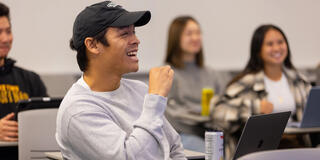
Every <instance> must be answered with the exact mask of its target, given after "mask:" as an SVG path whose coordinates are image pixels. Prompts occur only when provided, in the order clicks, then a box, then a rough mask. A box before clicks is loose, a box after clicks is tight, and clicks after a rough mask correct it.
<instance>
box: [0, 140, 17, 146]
mask: <svg viewBox="0 0 320 160" xmlns="http://www.w3.org/2000/svg"><path fill="white" fill-rule="evenodd" d="M11 146H18V142H5V141H0V147H11Z"/></svg>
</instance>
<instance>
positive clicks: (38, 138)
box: [18, 108, 60, 160]
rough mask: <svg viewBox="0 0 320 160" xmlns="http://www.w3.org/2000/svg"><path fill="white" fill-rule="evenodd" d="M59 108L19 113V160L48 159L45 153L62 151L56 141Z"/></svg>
mask: <svg viewBox="0 0 320 160" xmlns="http://www.w3.org/2000/svg"><path fill="white" fill-rule="evenodd" d="M57 112H58V108H43V109H32V110H25V111H21V112H19V113H18V118H19V120H18V129H19V133H18V135H19V142H18V148H19V160H29V159H46V155H45V154H44V152H57V151H60V150H59V147H58V144H57V142H56V140H55V130H56V117H57Z"/></svg>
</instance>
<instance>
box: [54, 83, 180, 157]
mask: <svg viewBox="0 0 320 160" xmlns="http://www.w3.org/2000/svg"><path fill="white" fill-rule="evenodd" d="M166 104H167V99H166V98H165V97H162V96H158V95H153V94H148V87H147V86H146V85H145V84H144V83H142V82H139V81H135V80H127V79H122V80H121V85H120V87H119V88H118V89H116V90H115V91H112V92H94V91H91V90H90V88H89V86H88V85H87V84H86V83H85V81H84V80H83V78H80V79H79V80H78V81H77V82H76V83H75V84H73V86H72V87H71V88H70V90H69V91H68V93H67V94H66V96H65V97H64V99H63V101H62V103H61V105H60V108H59V111H58V116H57V129H56V140H57V142H58V144H59V146H60V149H61V152H62V155H63V157H64V158H67V159H72V160H78V159H83V160H89V159H90V160H98V159H99V160H100V159H101V160H102V159H103V160H108V159H110V160H126V159H128V160H135V159H137V160H141V159H142V160H143V159H145V160H153V159H154V160H161V159H165V160H170V159H174V160H176V159H177V160H180V159H183V160H185V159H186V158H185V155H184V154H183V147H182V144H181V142H180V137H179V135H178V134H177V132H176V131H175V130H174V129H173V128H172V126H171V125H170V124H169V123H168V121H167V120H166V119H165V118H164V116H163V112H164V110H165V108H166Z"/></svg>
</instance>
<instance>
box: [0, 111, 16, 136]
mask: <svg viewBox="0 0 320 160" xmlns="http://www.w3.org/2000/svg"><path fill="white" fill-rule="evenodd" d="M13 117H14V113H10V114H8V115H6V116H5V117H3V118H2V119H1V120H0V141H9V142H15V141H18V123H17V122H16V121H13V120H12V119H13Z"/></svg>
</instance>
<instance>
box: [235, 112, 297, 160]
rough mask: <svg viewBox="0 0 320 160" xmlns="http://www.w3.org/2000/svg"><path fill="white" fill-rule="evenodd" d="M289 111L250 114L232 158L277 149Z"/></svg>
mask: <svg viewBox="0 0 320 160" xmlns="http://www.w3.org/2000/svg"><path fill="white" fill-rule="evenodd" d="M290 114H291V112H290V111H288V112H279V113H272V114H264V115H254V116H251V117H250V118H249V119H248V121H247V123H246V125H245V127H244V129H243V131H242V134H241V137H240V140H239V142H238V145H237V148H236V152H235V155H234V157H233V159H234V160H235V159H237V158H240V157H241V156H243V155H245V154H248V153H252V152H257V151H264V150H272V149H277V148H278V145H279V143H280V140H281V137H282V133H283V131H284V129H285V127H286V124H287V122H288V119H289V117H290Z"/></svg>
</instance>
